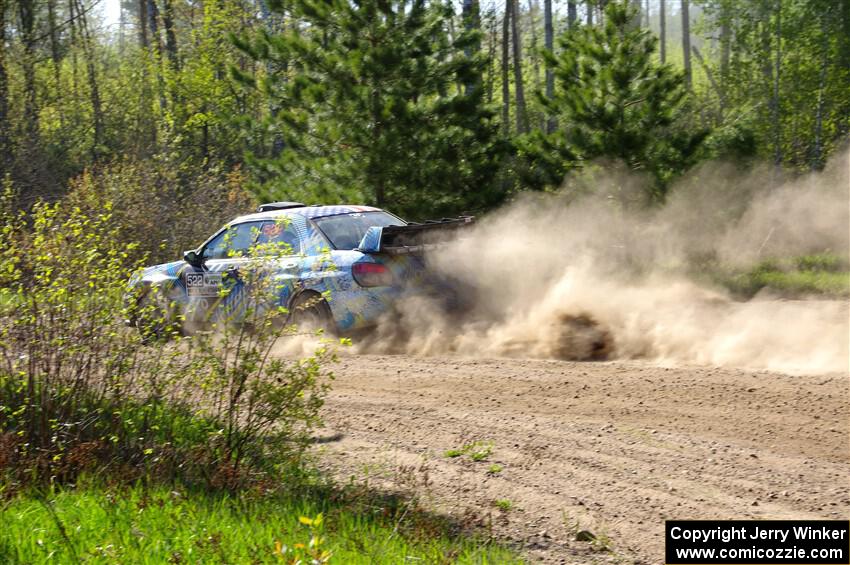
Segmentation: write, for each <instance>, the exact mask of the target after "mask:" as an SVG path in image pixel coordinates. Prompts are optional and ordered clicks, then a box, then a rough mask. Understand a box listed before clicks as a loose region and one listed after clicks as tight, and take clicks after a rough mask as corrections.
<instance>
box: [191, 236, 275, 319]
mask: <svg viewBox="0 0 850 565" xmlns="http://www.w3.org/2000/svg"><path fill="white" fill-rule="evenodd" d="M262 224H263V222H262V221H253V222H242V223H239V224H231V225H229V226H227V227H226V228H225V229H223V230H222V231H221V232H219V233H218V234H217V235H216V236H215V237H213V238H212V239H211V240H210V241H208V242H207V244H206V245H204V247H203V249H202V250H201V254H202V257H203V260H204V267H203V269H193V270H192V272H187V274H186V291H187V294H188V298H189V308H187V311H186V318H187V319H188V320H190V321H194V322H205V323H208V322H218V321H222V320H225V319H226V320H230V319H234V318H238V317H240V315H241V314H242V310H243V309H244V294H245V285H244V279H243V276H242V274H241V273H240V271H241V269H243V268H244V267H246V266H247V264H248V262H249V261H251V253H252V248H253V247H254V245H255V242H256V240H257V237H258V235H259V233H260V229H261V226H262Z"/></svg>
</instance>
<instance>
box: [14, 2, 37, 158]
mask: <svg viewBox="0 0 850 565" xmlns="http://www.w3.org/2000/svg"><path fill="white" fill-rule="evenodd" d="M34 9H35V5H34V3H33V2H32V0H18V24H19V25H20V36H21V43H22V44H23V60H22V61H21V65H22V66H23V69H24V131H25V132H26V136H27V142H28V143H31V144H32V145H36V144H37V143H38V108H37V102H38V101H37V98H36V88H35V58H36V54H35V47H36V46H35V36H34V35H33V34H34V31H35V30H34V26H35V12H34Z"/></svg>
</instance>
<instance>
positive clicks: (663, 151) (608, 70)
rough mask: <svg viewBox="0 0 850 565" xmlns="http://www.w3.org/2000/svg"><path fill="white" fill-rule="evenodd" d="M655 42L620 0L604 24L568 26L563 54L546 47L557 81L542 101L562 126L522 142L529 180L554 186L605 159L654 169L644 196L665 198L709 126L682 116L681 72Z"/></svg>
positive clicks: (611, 7) (608, 10) (561, 41)
mask: <svg viewBox="0 0 850 565" xmlns="http://www.w3.org/2000/svg"><path fill="white" fill-rule="evenodd" d="M656 44H657V41H656V39H655V38H654V37H653V36H652V35H651V34H650V33H649V32H648V31H646V30H642V29H640V28H638V27H636V26H634V25H633V15H632V11H631V10H630V9H629V7H628V3H627V2H624V1H618V2H611V3H609V4H608V5H607V6H606V8H605V23H604V26H602V27H588V26H579V27H576V28H575V29H572V30H568V31H566V32H565V33H564V34H563V35H562V36H561V37H560V38H559V47H560V49H559V52H558V53H557V54H554V53H550V52H546V53H545V56H546V60H547V62H548V64H549V65H550V66H551V67H552V69H553V72H554V74H555V80H556V84H555V92H554V94H553V96H552V98H546V97H544V96H542V95H541V96H540V101H541V103H542V104H543V105H544V107H545V108H546V109H547V110H548V111H549V112H550V113H551V114H552V115H554V116H557V117H558V119H559V123H560V129H558V130H557V131H555V132H553V133H552V134H545V133H543V132H539V131H538V132H534V133H533V134H531V135H530V136H529V137H528V138H527V139H526V140H525V142H524V144H523V147H524V151H523V153H524V155H525V157H526V158H527V159H528V161H529V162H530V165H529V173H528V174H529V176H530V177H531V181H532V182H535V183H539V184H543V185H556V186H557V185H559V184H560V183H561V182H562V181H563V178H564V175H565V174H566V173H567V172H568V171H570V170H571V169H574V168H576V167H581V166H583V164H585V163H587V162H589V161H594V160H599V159H608V160H612V161H617V162H622V163H624V164H625V165H626V166H627V168H628V169H629V170H631V171H635V172H640V173H647V174H649V175H650V176H651V179H652V182H651V183H650V184H649V185H648V187H647V190H648V194H647V195H646V196H648V199H649V200H650V201H660V200H663V198H664V195H665V193H666V190H667V187H668V185H669V182H670V180H671V179H673V178H674V177H675V176H676V175H679V174H681V173H682V172H684V171H685V170H686V169H687V168H688V167H689V166H690V165H691V164H692V162H693V158H694V156H695V153H696V150H697V149H698V148H699V145H700V143H701V142H702V140H703V139H704V138H705V135H706V132H703V131H698V130H697V131H693V128H687V127H685V126H684V124H681V123H678V122H677V117H678V116H679V115H680V113H681V110H682V107H683V104H684V103H685V101H686V96H687V92H686V90H685V87H684V82H683V79H682V75H681V74H680V73H678V72H676V71H674V70H673V69H672V67H670V66H668V65H661V64H658V63H656V62H655V61H654V60H653V57H652V55H653V53H654V52H655V48H656ZM624 199H625V197H624Z"/></svg>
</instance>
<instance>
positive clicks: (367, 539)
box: [0, 485, 520, 564]
mask: <svg viewBox="0 0 850 565" xmlns="http://www.w3.org/2000/svg"><path fill="white" fill-rule="evenodd" d="M398 510H399V508H395V509H393V508H392V506H391V505H375V504H374V501H372V502H370V503H369V504H365V505H362V506H360V507H358V506H357V505H354V504H353V503H352V502H351V500H347V499H345V498H344V497H343V498H334V497H326V496H318V495H316V494H311V493H309V492H302V493H301V494H290V495H280V494H276V495H273V496H256V495H255V496H246V495H242V496H239V497H234V496H233V495H226V494H221V493H216V494H213V493H209V492H203V491H196V492H192V491H182V490H180V489H176V488H174V487H166V486H157V487H151V488H149V489H145V488H143V487H141V486H135V487H131V488H123V489H120V490H114V489H110V488H104V487H98V486H91V485H90V486H81V487H79V488H75V489H73V488H72V489H64V490H58V491H56V492H53V493H51V494H49V495H47V496H41V495H37V494H36V493H35V492H34V491H30V492H29V493H23V494H19V495H17V496H15V497H14V498H12V499H11V500H9V501H7V502H6V503H5V504H4V505H3V506H2V507H0V524H3V527H2V528H0V562H3V563H47V562H51V563H76V562H83V561H85V562H87V563H138V564H144V563H224V562H228V563H282V562H293V561H294V560H295V559H297V558H301V559H304V560H305V561H304V562H311V560H312V559H315V558H317V557H319V556H324V558H326V559H328V560H329V562H331V563H403V562H407V561H413V562H423V563H448V562H453V563H454V562H456V563H480V564H486V563H519V562H520V560H519V559H518V558H517V557H516V556H515V555H514V554H513V553H511V552H510V551H508V550H507V549H505V548H502V547H500V546H498V545H494V544H490V543H486V542H484V541H483V540H476V539H472V538H468V537H461V536H455V535H451V534H450V528H449V527H448V526H447V525H446V524H443V523H441V522H440V520H441V519H438V518H434V517H423V516H422V515H420V514H419V513H418V511H414V512H408V511H406V510H404V511H401V512H399V511H398ZM396 515H397V516H396ZM321 516H323V517H324V518H322V517H321ZM317 518H318V519H317ZM324 558H321V557H319V560H318V562H323V559H324Z"/></svg>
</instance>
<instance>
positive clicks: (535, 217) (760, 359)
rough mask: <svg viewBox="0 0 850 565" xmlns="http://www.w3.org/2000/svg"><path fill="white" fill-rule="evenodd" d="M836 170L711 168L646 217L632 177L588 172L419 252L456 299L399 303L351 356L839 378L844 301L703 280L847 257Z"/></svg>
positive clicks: (848, 226) (849, 177)
mask: <svg viewBox="0 0 850 565" xmlns="http://www.w3.org/2000/svg"><path fill="white" fill-rule="evenodd" d="M849 163H850V160H848V152H845V153H844V154H843V155H842V156H841V157H839V158H836V159H834V160H833V162H831V163H830V164H829V166H828V167H827V168H826V170H824V171H823V172H820V173H814V174H811V175H808V176H806V177H803V178H798V179H794V180H791V181H784V182H783V181H780V180H778V179H776V178H775V177H774V175H775V173H773V172H772V171H771V170H770V169H769V168H765V169H762V170H750V171H748V172H745V173H744V172H741V171H739V170H737V169H735V167H733V166H727V165H718V164H709V165H705V166H703V167H701V168H699V169H698V170H696V171H694V172H693V173H692V174H691V175H689V176H688V178H686V179H684V180H683V181H682V182H680V183H679V184H678V185H677V186H675V187H674V188H673V189H672V191H671V193H670V195H669V197H668V201H667V204H666V205H665V206H663V207H661V208H654V209H650V210H647V209H645V208H637V207H634V206H624V205H623V203H624V202H625V203H628V202H630V201H631V200H634V199H635V195H636V194H639V192H640V183H641V179H640V178H639V177H635V176H634V175H627V174H621V173H618V171H617V169H616V167H613V166H598V167H596V168H595V170H593V171H590V172H585V173H583V174H582V176H581V177H575V178H570V179H567V181H566V182H565V185H564V188H563V190H562V191H560V192H559V193H557V194H530V195H529V194H526V195H523V196H522V197H520V198H518V199H517V200H516V201H514V202H512V203H511V204H509V205H507V206H505V207H504V208H502V209H501V210H499V211H496V212H494V213H491V214H488V215H487V216H486V217H483V218H481V219H480V220H479V222H478V223H477V224H476V226H474V227H473V228H471V229H470V230H469V231H468V232H467V233H465V234H464V236H463V237H461V238H459V239H458V240H457V241H454V242H452V243H451V244H449V245H448V246H447V247H446V248H444V249H441V250H439V252H435V253H431V254H430V255H429V258H428V259H429V264H430V269H431V270H432V271H433V272H435V273H437V274H438V275H439V276H441V277H443V278H445V279H448V280H449V282H450V285H451V286H452V287H454V288H460V289H462V292H461V295H460V296H461V300H460V301H459V303H453V302H452V301H451V300H448V306H446V303H447V301H446V300H443V299H444V298H446V297H445V296H440V292H439V291H437V292H436V294H437V296H436V298H435V297H433V296H432V297H424V296H417V297H412V298H409V299H406V300H403V301H401V302H400V304H399V305H398V310H397V311H396V312H394V313H393V314H392V315H390V316H387V318H386V320H385V323H383V324H381V326H380V327H379V328H378V330H377V331H376V332H375V333H374V334H373V335H371V336H370V337H369V338H367V339H365V340H363V341H361V342H360V343H357V344H355V350H356V351H360V352H403V353H409V354H421V355H439V354H446V353H452V354H459V355H464V356H516V357H538V358H562V359H614V358H617V359H638V358H639V359H649V360H654V361H657V362H660V363H672V364H675V363H697V364H704V365H722V366H736V367H746V368H753V369H769V370H776V371H783V372H789V373H826V372H846V371H848V357H850V351H849V350H850V311H849V310H848V302H847V300H818V299H815V298H811V299H798V300H783V299H779V298H778V297H776V296H770V295H767V294H765V293H761V294H758V295H756V296H755V297H754V298H752V299H750V300H747V301H741V300H736V299H734V298H733V297H732V296H730V295H729V294H728V292H727V291H725V290H724V289H723V288H721V286H720V285H718V284H715V283H713V282H711V281H712V279H711V277H710V276H708V274H707V273H710V272H712V270H715V271H716V270H717V269H718V268H726V269H732V268H735V269H739V270H741V269H747V268H751V267H752V266H754V265H755V264H757V263H758V262H759V261H762V260H764V259H766V258H771V257H780V258H781V257H793V256H800V255H804V254H811V253H822V252H828V253H830V254H832V255H836V256H838V257H841V258H843V260H844V261H850V164H849ZM629 210H635V211H629ZM845 270H846V266H845ZM438 288H439V287H438ZM448 294H452V293H448Z"/></svg>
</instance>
